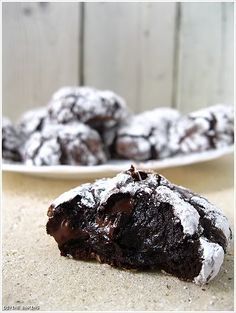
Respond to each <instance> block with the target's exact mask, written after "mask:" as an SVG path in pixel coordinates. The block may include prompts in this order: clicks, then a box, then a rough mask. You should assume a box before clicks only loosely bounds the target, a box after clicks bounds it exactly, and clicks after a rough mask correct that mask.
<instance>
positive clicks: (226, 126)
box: [169, 104, 234, 154]
mask: <svg viewBox="0 0 236 313" xmlns="http://www.w3.org/2000/svg"><path fill="white" fill-rule="evenodd" d="M233 142H234V112H233V107H232V106H226V105H221V104H218V105H215V106H211V107H209V108H205V109H202V110H199V111H196V112H192V113H190V114H188V115H186V116H183V117H181V118H180V119H179V120H177V121H176V122H175V123H173V125H172V127H171V129H170V140H169V145H170V148H171V149H172V151H173V154H185V153H191V152H202V151H206V150H209V149H218V148H222V147H225V146H229V145H232V144H233Z"/></svg>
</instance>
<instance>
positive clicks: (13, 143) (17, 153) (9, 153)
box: [2, 117, 22, 162]
mask: <svg viewBox="0 0 236 313" xmlns="http://www.w3.org/2000/svg"><path fill="white" fill-rule="evenodd" d="M21 147H22V138H21V136H20V135H19V132H18V131H17V129H16V128H15V126H14V125H13V124H12V122H11V121H10V120H9V119H8V118H6V117H3V118H2V157H3V159H5V160H7V161H13V162H20V161H21V160H22V158H21Z"/></svg>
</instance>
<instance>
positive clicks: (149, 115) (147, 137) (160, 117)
mask: <svg viewBox="0 0 236 313" xmlns="http://www.w3.org/2000/svg"><path fill="white" fill-rule="evenodd" d="M179 116H180V114H179V112H178V111H177V110H174V109H169V108H157V109H154V110H151V111H146V112H144V113H140V114H138V115H134V116H133V117H131V118H130V119H127V121H126V123H125V124H124V125H123V126H121V127H120V128H119V130H118V132H117V138H116V143H115V151H116V154H117V155H118V157H122V158H127V159H132V160H138V161H144V160H150V159H162V158H165V157H168V156H169V155H170V152H171V151H170V149H169V147H168V137H169V127H170V125H171V124H172V123H173V122H174V121H176V120H177V119H178V118H179Z"/></svg>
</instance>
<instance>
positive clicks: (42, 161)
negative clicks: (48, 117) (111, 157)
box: [23, 123, 106, 165]
mask: <svg viewBox="0 0 236 313" xmlns="http://www.w3.org/2000/svg"><path fill="white" fill-rule="evenodd" d="M23 157H24V161H25V163H26V164H29V165H59V164H70V165H97V164H100V163H104V162H105V161H106V156H105V153H104V151H103V144H102V142H101V138H100V136H99V134H98V133H97V132H96V131H95V130H94V129H91V128H90V127H89V126H87V125H84V124H81V123H76V124H70V125H57V124H54V125H53V124H52V125H47V126H46V127H44V128H43V130H42V131H41V132H35V133H34V134H33V135H31V137H30V139H29V140H28V141H27V142H26V144H25V149H24V156H23Z"/></svg>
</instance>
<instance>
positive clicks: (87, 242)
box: [46, 166, 231, 284]
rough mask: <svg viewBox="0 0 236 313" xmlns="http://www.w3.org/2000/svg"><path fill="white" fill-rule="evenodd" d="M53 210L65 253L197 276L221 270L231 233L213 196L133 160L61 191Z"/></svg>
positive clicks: (52, 224)
mask: <svg viewBox="0 0 236 313" xmlns="http://www.w3.org/2000/svg"><path fill="white" fill-rule="evenodd" d="M48 216H49V220H48V223H47V226H46V229H47V233H48V234H50V235H51V236H53V237H54V239H55V240H56V242H57V243H58V247H59V249H60V251H61V255H63V256H70V257H71V256H72V257H73V258H74V259H78V260H91V259H96V260H98V261H99V262H101V263H107V264H110V265H112V266H114V267H119V268H125V269H138V270H146V269H159V270H164V271H165V272H167V273H170V274H172V275H175V276H177V277H179V278H180V279H183V280H188V281H193V282H195V283H196V284H204V283H207V282H208V281H209V280H211V279H213V278H214V277H215V276H216V275H217V273H218V272H219V270H220V267H221V265H222V263H223V260H224V253H225V252H226V248H227V246H228V244H229V241H230V238H231V230H230V227H229V224H228V221H227V218H226V217H225V216H224V215H223V213H222V212H221V211H220V210H219V209H218V208H217V207H215V206H214V205H213V204H211V203H210V202H209V201H208V200H207V199H205V198H203V197H201V196H199V195H197V194H195V193H193V192H191V191H190V190H188V189H185V188H183V187H179V186H177V185H174V184H172V183H170V182H169V181H168V180H167V179H165V178H164V177H163V176H161V175H159V174H156V173H153V172H144V171H138V170H135V168H134V167H133V166H131V168H130V169H129V170H128V171H125V172H122V173H120V174H118V175H117V176H115V177H114V178H106V179H105V178H104V179H100V180H97V181H95V182H94V183H87V184H84V185H81V186H79V187H76V188H74V189H72V190H70V191H68V192H66V193H64V194H62V195H61V196H59V197H58V198H57V199H56V200H54V201H53V203H52V204H51V205H50V207H49V209H48Z"/></svg>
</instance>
